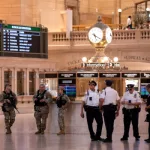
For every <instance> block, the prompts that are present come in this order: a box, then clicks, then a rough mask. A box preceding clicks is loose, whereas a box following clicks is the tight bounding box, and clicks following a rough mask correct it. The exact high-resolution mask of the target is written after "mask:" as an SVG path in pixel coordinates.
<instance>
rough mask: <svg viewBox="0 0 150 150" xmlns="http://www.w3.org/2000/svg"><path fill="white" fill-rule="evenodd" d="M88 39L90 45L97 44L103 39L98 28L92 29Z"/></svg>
mask: <svg viewBox="0 0 150 150" xmlns="http://www.w3.org/2000/svg"><path fill="white" fill-rule="evenodd" d="M88 37H89V40H90V41H91V42H92V43H95V44H96V43H99V42H100V41H101V40H102V39H103V31H102V30H101V29H100V28H97V27H94V28H92V29H91V30H90V31H89V33H88Z"/></svg>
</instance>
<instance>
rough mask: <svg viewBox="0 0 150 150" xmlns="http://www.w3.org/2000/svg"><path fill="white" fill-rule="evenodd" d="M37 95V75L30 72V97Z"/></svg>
mask: <svg viewBox="0 0 150 150" xmlns="http://www.w3.org/2000/svg"><path fill="white" fill-rule="evenodd" d="M34 93H35V73H34V72H29V95H34Z"/></svg>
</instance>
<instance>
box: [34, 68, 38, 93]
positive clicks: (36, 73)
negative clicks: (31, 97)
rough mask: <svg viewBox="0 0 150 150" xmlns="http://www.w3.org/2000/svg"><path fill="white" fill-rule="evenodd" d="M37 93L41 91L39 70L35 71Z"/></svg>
mask: <svg viewBox="0 0 150 150" xmlns="http://www.w3.org/2000/svg"><path fill="white" fill-rule="evenodd" d="M34 83H35V91H37V90H38V89H39V70H36V71H35V82H34Z"/></svg>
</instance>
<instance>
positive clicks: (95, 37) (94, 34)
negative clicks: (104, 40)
mask: <svg viewBox="0 0 150 150" xmlns="http://www.w3.org/2000/svg"><path fill="white" fill-rule="evenodd" d="M93 35H94V37H95V39H96V38H98V39H100V40H101V38H99V37H98V36H96V35H95V34H94V33H93Z"/></svg>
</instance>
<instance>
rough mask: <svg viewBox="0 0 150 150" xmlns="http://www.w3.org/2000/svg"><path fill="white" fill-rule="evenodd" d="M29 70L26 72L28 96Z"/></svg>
mask: <svg viewBox="0 0 150 150" xmlns="http://www.w3.org/2000/svg"><path fill="white" fill-rule="evenodd" d="M29 72H30V71H29V68H27V71H26V85H27V86H26V90H27V93H26V95H29Z"/></svg>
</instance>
